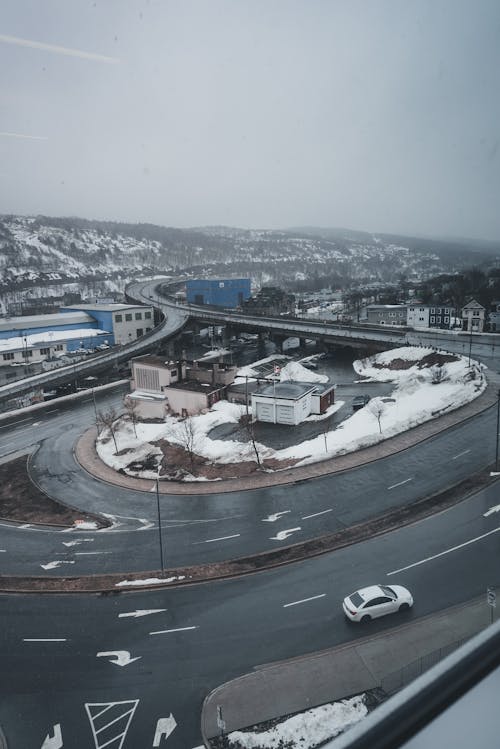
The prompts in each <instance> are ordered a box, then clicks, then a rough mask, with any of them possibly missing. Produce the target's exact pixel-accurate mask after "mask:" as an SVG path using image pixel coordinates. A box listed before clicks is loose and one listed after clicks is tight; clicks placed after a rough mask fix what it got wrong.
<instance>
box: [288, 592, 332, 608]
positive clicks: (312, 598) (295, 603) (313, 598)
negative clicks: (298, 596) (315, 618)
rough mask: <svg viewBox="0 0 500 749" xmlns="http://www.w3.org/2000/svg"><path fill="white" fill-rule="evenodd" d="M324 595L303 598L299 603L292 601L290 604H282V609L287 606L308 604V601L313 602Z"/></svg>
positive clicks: (324, 594)
mask: <svg viewBox="0 0 500 749" xmlns="http://www.w3.org/2000/svg"><path fill="white" fill-rule="evenodd" d="M325 596H326V593H320V594H319V596H311V598H303V599H302V600H301V601H292V603H284V604H283V608H284V609H287V608H288V607H289V606H297V605H298V604H299V603H308V602H309V601H315V600H316V599H317V598H324V597H325Z"/></svg>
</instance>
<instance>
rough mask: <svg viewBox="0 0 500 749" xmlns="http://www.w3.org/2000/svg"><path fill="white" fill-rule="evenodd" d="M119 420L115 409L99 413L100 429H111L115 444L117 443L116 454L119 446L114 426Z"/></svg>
mask: <svg viewBox="0 0 500 749" xmlns="http://www.w3.org/2000/svg"><path fill="white" fill-rule="evenodd" d="M117 418H118V414H117V413H116V411H115V409H114V408H113V407H111V408H109V409H108V410H107V411H99V412H98V414H97V424H98V428H99V427H102V428H103V429H109V431H110V433H111V436H112V437H113V442H114V443H115V449H116V452H118V445H117V444H116V436H115V426H114V425H115V421H116V420H117Z"/></svg>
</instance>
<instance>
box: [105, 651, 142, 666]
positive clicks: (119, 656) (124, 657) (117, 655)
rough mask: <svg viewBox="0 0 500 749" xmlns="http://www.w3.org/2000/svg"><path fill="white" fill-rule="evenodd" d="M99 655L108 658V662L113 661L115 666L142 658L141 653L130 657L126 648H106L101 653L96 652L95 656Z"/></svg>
mask: <svg viewBox="0 0 500 749" xmlns="http://www.w3.org/2000/svg"><path fill="white" fill-rule="evenodd" d="M110 656H112V657H110ZM101 657H104V658H109V662H110V663H114V664H115V666H128V665H129V664H130V663H133V662H134V661H138V660H139V659H140V658H142V655H138V656H136V657H135V658H131V657H130V652H129V651H128V650H107V651H105V652H102V653H97V658H101Z"/></svg>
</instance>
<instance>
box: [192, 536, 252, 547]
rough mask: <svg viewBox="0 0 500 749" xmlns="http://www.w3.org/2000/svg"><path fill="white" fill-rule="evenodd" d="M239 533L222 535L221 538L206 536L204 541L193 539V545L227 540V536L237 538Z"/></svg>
mask: <svg viewBox="0 0 500 749" xmlns="http://www.w3.org/2000/svg"><path fill="white" fill-rule="evenodd" d="M239 536H241V533H235V534H234V536H222V537H221V538H208V539H207V540H206V541H194V542H193V546H194V545H196V544H211V543H213V542H214V541H227V540H228V539H229V538H238V537H239Z"/></svg>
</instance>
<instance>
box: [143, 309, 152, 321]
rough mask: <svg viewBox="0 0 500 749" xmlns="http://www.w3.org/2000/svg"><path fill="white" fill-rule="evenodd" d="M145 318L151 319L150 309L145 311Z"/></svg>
mask: <svg viewBox="0 0 500 749" xmlns="http://www.w3.org/2000/svg"><path fill="white" fill-rule="evenodd" d="M144 319H145V320H151V312H149V311H148V312H145V313H144Z"/></svg>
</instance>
